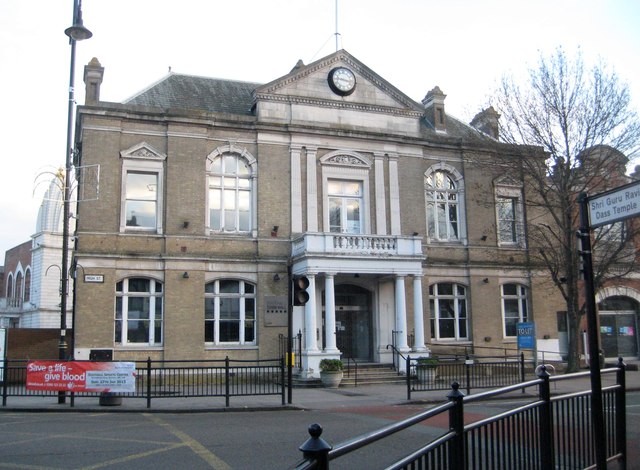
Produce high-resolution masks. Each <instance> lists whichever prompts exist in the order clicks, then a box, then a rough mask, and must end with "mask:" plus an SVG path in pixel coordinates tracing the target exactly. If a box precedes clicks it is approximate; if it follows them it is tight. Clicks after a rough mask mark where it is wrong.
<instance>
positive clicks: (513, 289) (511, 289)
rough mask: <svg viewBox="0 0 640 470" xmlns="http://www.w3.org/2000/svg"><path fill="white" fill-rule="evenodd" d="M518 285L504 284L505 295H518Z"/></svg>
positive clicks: (503, 291)
mask: <svg viewBox="0 0 640 470" xmlns="http://www.w3.org/2000/svg"><path fill="white" fill-rule="evenodd" d="M517 288H518V285H517V284H504V285H503V286H502V293H503V295H516V294H517V293H518V292H517Z"/></svg>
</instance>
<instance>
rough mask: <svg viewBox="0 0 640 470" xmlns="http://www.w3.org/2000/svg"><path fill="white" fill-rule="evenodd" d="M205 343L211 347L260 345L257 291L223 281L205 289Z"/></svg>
mask: <svg viewBox="0 0 640 470" xmlns="http://www.w3.org/2000/svg"><path fill="white" fill-rule="evenodd" d="M204 296H205V299H204V341H205V343H210V344H226V343H232V344H255V343H256V288H255V286H254V285H253V284H250V283H248V282H244V281H236V280H231V279H220V280H218V281H213V282H210V283H208V284H207V285H206V286H205V294H204Z"/></svg>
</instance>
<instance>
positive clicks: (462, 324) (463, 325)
mask: <svg viewBox="0 0 640 470" xmlns="http://www.w3.org/2000/svg"><path fill="white" fill-rule="evenodd" d="M466 337H467V320H466V319H460V320H458V338H460V339H462V338H466Z"/></svg>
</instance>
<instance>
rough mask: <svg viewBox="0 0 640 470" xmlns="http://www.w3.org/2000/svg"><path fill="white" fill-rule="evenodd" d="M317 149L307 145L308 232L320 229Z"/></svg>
mask: <svg viewBox="0 0 640 470" xmlns="http://www.w3.org/2000/svg"><path fill="white" fill-rule="evenodd" d="M316 152H317V149H315V148H309V147H307V230H306V231H307V232H317V231H318V182H317V179H316Z"/></svg>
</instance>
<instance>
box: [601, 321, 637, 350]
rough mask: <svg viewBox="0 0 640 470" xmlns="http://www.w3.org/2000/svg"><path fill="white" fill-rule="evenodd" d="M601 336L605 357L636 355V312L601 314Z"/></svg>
mask: <svg viewBox="0 0 640 470" xmlns="http://www.w3.org/2000/svg"><path fill="white" fill-rule="evenodd" d="M600 338H601V340H602V350H603V351H604V355H605V357H618V356H622V357H631V356H633V357H636V356H637V355H638V344H637V340H636V318H635V314H632V313H631V314H626V313H619V314H615V315H602V314H601V315H600Z"/></svg>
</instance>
